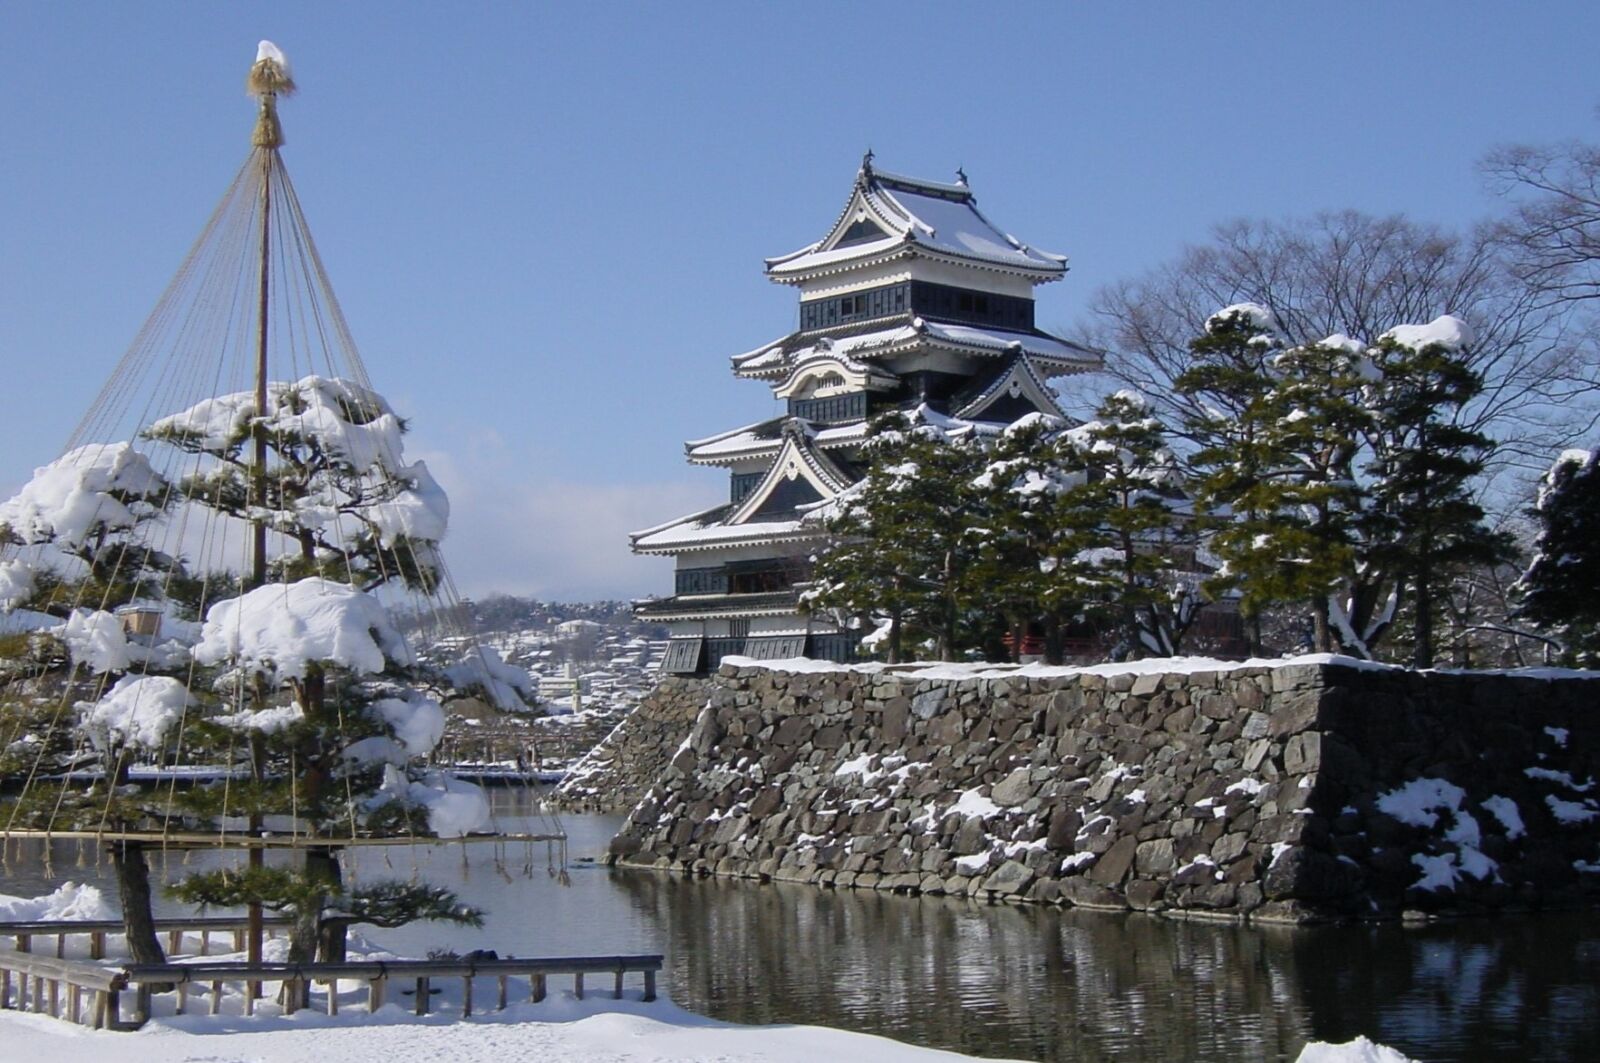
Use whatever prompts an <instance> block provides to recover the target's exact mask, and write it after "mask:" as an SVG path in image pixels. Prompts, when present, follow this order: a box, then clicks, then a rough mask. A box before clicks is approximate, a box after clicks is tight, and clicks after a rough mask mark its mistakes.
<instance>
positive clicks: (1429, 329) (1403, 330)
mask: <svg viewBox="0 0 1600 1063" xmlns="http://www.w3.org/2000/svg"><path fill="white" fill-rule="evenodd" d="M1379 339H1384V340H1393V341H1394V342H1395V343H1398V344H1399V345H1400V346H1402V347H1411V348H1413V349H1415V350H1419V351H1420V350H1423V349H1424V348H1427V347H1443V348H1444V349H1445V350H1447V351H1459V350H1461V349H1462V348H1463V347H1470V346H1472V329H1471V328H1470V327H1469V326H1468V325H1467V323H1466V322H1465V321H1463V320H1461V319H1460V318H1459V317H1456V316H1455V315H1454V314H1442V315H1440V316H1439V317H1436V318H1434V319H1433V320H1432V321H1430V322H1428V323H1427V324H1426V325H1396V326H1395V327H1394V328H1392V329H1390V330H1389V331H1388V332H1385V333H1384V334H1383V335H1382V336H1381V337H1379Z"/></svg>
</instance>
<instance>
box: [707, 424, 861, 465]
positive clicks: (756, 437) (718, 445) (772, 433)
mask: <svg viewBox="0 0 1600 1063" xmlns="http://www.w3.org/2000/svg"><path fill="white" fill-rule="evenodd" d="M786 420H792V421H794V422H795V423H798V424H800V425H802V426H804V428H805V431H806V432H807V433H808V434H809V435H810V436H811V445H812V446H814V447H816V448H817V449H819V450H830V449H835V448H838V447H850V446H855V445H858V444H859V443H860V442H861V440H862V439H864V438H866V435H867V422H866V421H855V422H853V423H850V424H840V425H828V426H826V427H818V426H815V425H813V424H811V423H810V422H809V421H803V420H801V419H800V418H792V419H791V418H784V417H778V418H774V419H773V420H770V421H763V422H761V423H760V424H754V425H748V426H746V427H744V428H735V429H732V430H731V431H727V432H722V433H720V434H718V435H714V436H712V437H710V438H709V439H699V440H695V441H693V442H691V443H686V444H684V449H685V450H686V451H688V455H689V461H690V462H691V463H693V464H695V465H732V464H734V463H735V462H738V461H744V460H748V459H750V458H763V457H767V458H770V457H772V456H773V455H775V454H777V453H778V451H779V449H780V448H782V446H783V432H782V431H781V429H782V427H783V424H784V422H785V421H786Z"/></svg>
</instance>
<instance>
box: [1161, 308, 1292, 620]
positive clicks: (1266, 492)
mask: <svg viewBox="0 0 1600 1063" xmlns="http://www.w3.org/2000/svg"><path fill="white" fill-rule="evenodd" d="M1282 346H1283V344H1282V340H1281V338H1280V337H1279V336H1278V334H1277V331H1276V322H1275V321H1274V319H1273V317H1272V313H1271V311H1269V310H1267V309H1266V308H1265V307H1262V306H1259V305H1257V304H1254V303H1239V304H1236V305H1234V306H1229V307H1225V308H1223V309H1222V310H1219V311H1218V312H1217V313H1215V314H1213V315H1212V316H1211V317H1210V318H1209V319H1208V320H1207V322H1206V331H1205V334H1204V335H1201V336H1198V337H1196V338H1195V339H1194V340H1193V341H1192V342H1191V343H1190V351H1191V354H1192V356H1193V363H1192V364H1191V365H1190V367H1189V369H1188V370H1186V371H1185V372H1184V373H1183V374H1182V375H1181V376H1179V378H1178V380H1177V384H1176V386H1177V389H1178V390H1179V392H1180V393H1182V394H1183V395H1184V396H1186V397H1187V398H1189V399H1190V400H1192V403H1193V412H1192V413H1191V414H1190V415H1189V416H1187V417H1186V418H1185V423H1184V425H1183V429H1184V433H1185V434H1186V435H1187V436H1188V438H1189V439H1190V441H1191V442H1192V444H1193V447H1194V449H1193V451H1192V452H1191V453H1190V455H1189V466H1190V469H1191V470H1192V475H1191V477H1190V479H1189V488H1190V493H1191V497H1192V498H1193V500H1194V504H1195V513H1196V518H1197V520H1198V522H1199V526H1200V529H1201V531H1202V532H1203V533H1204V534H1205V536H1206V544H1207V548H1208V549H1209V551H1210V552H1211V554H1212V555H1214V556H1215V557H1216V558H1217V559H1218V560H1219V562H1220V565H1219V567H1218V569H1217V571H1216V573H1215V575H1214V576H1213V577H1212V578H1211V579H1210V580H1208V581H1207V585H1206V588H1207V589H1206V593H1208V594H1209V595H1211V596H1213V597H1215V596H1219V595H1223V594H1232V595H1235V596H1236V597H1237V600H1238V603H1239V612H1240V614H1241V615H1242V616H1243V617H1244V618H1245V620H1246V622H1247V625H1248V627H1249V629H1250V632H1251V640H1252V643H1253V645H1254V648H1255V649H1256V650H1257V651H1259V650H1260V649H1261V613H1262V610H1263V609H1265V608H1266V607H1268V606H1270V605H1274V604H1277V603H1279V602H1284V601H1291V600H1296V599H1301V600H1303V599H1305V598H1306V597H1308V596H1309V594H1310V588H1308V587H1307V586H1306V585H1305V575H1306V573H1305V570H1304V568H1303V567H1302V566H1300V565H1298V564H1296V563H1295V561H1294V559H1295V558H1297V557H1299V556H1300V555H1301V554H1302V553H1303V552H1305V551H1307V550H1308V548H1309V546H1310V537H1309V536H1308V535H1307V534H1306V533H1305V530H1304V528H1303V527H1302V526H1301V520H1300V515H1299V514H1297V513H1294V512H1292V511H1290V510H1289V509H1288V508H1287V504H1286V499H1285V497H1284V490H1283V488H1284V475H1283V473H1284V468H1283V462H1284V456H1283V453H1282V450H1281V447H1280V445H1279V444H1280V437H1279V434H1278V429H1279V426H1280V424H1281V423H1282V421H1283V418H1284V417H1285V416H1286V415H1287V414H1288V412H1289V410H1288V409H1286V408H1285V407H1284V406H1283V405H1282V402H1281V396H1280V395H1279V394H1278V390H1277V383H1276V379H1275V375H1274V373H1275V371H1274V369H1273V363H1274V361H1275V359H1276V358H1277V356H1278V354H1279V353H1281V351H1282ZM1319 585H1320V584H1319Z"/></svg>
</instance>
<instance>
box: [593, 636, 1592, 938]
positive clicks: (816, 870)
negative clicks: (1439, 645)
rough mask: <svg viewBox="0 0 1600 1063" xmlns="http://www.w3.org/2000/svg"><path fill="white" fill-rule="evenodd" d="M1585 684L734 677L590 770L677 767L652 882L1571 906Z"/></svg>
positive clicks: (804, 671)
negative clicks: (692, 712) (660, 877)
mask: <svg viewBox="0 0 1600 1063" xmlns="http://www.w3.org/2000/svg"><path fill="white" fill-rule="evenodd" d="M1592 682H1593V680H1591V679H1585V678H1579V677H1574V676H1563V675H1561V674H1560V673H1549V674H1545V675H1528V676H1517V675H1471V674H1449V673H1428V674H1416V673H1411V672H1407V671H1404V670H1400V669H1388V668H1382V667H1374V666H1370V665H1368V666H1365V667H1355V666H1353V665H1348V664H1345V663H1342V662H1341V661H1339V660H1338V659H1325V658H1324V659H1316V660H1301V661H1299V662H1291V663H1288V664H1278V665H1273V664H1269V663H1268V662H1246V663H1244V664H1234V665H1227V666H1221V665H1218V666H1216V667H1215V668H1213V669H1212V670H1205V669H1204V668H1202V667H1201V666H1200V665H1199V664H1198V663H1196V662H1185V663H1184V664H1183V665H1182V666H1180V667H1179V668H1177V669H1175V670H1173V671H1170V672H1164V671H1163V670H1162V669H1161V666H1160V665H1159V663H1157V662H1144V666H1143V667H1141V668H1139V669H1133V670H1121V671H1119V670H1117V669H1114V668H1106V669H1087V670H1076V671H1067V670H1048V669H1031V670H1030V669H1024V670H1007V669H995V668H989V669H973V668H960V667H956V668H949V667H947V668H937V669H929V668H922V669H916V668H905V669H884V668H882V667H881V666H875V667H868V668H858V669H853V670H842V669H838V668H824V667H801V666H800V665H799V664H795V665H793V666H791V665H790V664H789V663H787V662H775V663H773V664H771V665H756V664H755V663H753V662H738V663H735V664H733V665H724V667H723V669H722V671H721V673H720V674H719V675H718V676H716V677H714V679H713V680H711V681H710V682H709V683H708V684H706V685H705V686H703V687H702V688H701V689H700V690H699V691H697V693H699V694H701V695H702V696H704V695H706V694H708V695H709V698H708V701H706V703H705V708H704V709H703V710H702V711H700V712H699V713H698V715H697V716H696V718H695V719H694V722H693V724H692V725H688V724H687V723H686V722H682V715H681V713H680V714H679V715H678V716H677V722H676V725H675V726H670V725H669V724H672V723H673V722H674V721H671V720H667V719H664V718H661V717H662V714H661V713H660V712H659V711H657V712H656V713H655V715H656V717H658V718H657V719H656V720H654V721H653V722H652V723H651V726H650V727H649V728H645V727H642V726H637V725H636V726H634V727H633V729H632V730H629V724H630V723H632V722H633V721H632V720H630V721H629V723H625V724H624V725H623V726H622V727H619V729H618V732H617V733H616V734H614V735H613V736H612V738H611V739H609V740H608V741H607V743H604V744H603V745H602V747H601V749H600V750H598V751H597V753H596V754H595V755H594V757H592V758H591V759H592V760H595V761H597V762H599V761H603V762H604V763H605V764H606V765H607V770H608V771H609V772H610V774H609V775H608V776H605V777H604V778H605V780H606V781H607V782H608V784H609V785H610V786H611V787H612V788H613V789H614V790H618V791H621V790H624V789H626V786H625V783H626V781H627V780H626V779H625V774H626V773H625V772H621V773H619V772H617V771H616V769H615V766H616V765H619V764H624V763H630V764H633V765H635V766H642V767H644V768H645V769H647V770H648V769H649V766H650V765H652V764H661V763H663V762H665V767H664V768H662V769H661V770H660V772H659V775H658V776H657V777H656V778H655V784H654V786H653V787H651V789H650V790H649V792H648V793H647V794H646V795H645V796H644V797H643V799H642V800H640V801H639V802H638V804H637V806H636V807H634V809H633V810H632V812H631V813H630V815H629V818H628V820H627V822H626V824H625V825H624V827H623V829H622V830H621V832H620V833H619V834H618V836H617V838H616V839H615V840H614V841H613V844H612V859H613V860H614V861H617V862H621V863H625V864H629V865H635V866H647V867H655V868H661V869H670V870H678V871H687V872H693V873H705V874H712V873H715V874H727V875H738V876H746V877H759V878H764V879H774V880H779V881H801V882H810V883H815V884H819V885H824V886H833V887H854V888H874V889H887V890H895V891H900V892H920V893H933V894H959V895H966V896H977V897H989V898H995V899H1016V900H1031V901H1039V902H1054V903H1071V904H1079V905H1085V906H1091V907H1107V908H1129V907H1131V908H1136V909H1143V910H1157V911H1160V910H1172V911H1175V912H1178V911H1181V912H1184V913H1188V914H1191V915H1202V914H1208V915H1213V916H1216V917H1223V918H1239V917H1245V916H1248V917H1249V918H1252V919H1257V920H1287V921H1305V920H1311V919H1318V918H1327V917H1351V916H1354V917H1364V916H1394V915H1398V914H1399V913H1401V912H1402V911H1404V910H1408V909H1457V910H1461V909H1465V910H1472V909H1480V908H1490V907H1496V906H1504V905H1526V904H1551V903H1569V902H1571V903H1576V902H1579V901H1581V900H1583V899H1584V898H1586V897H1587V898H1594V897H1595V896H1597V895H1600V871H1596V870H1595V869H1596V868H1600V834H1597V833H1596V831H1595V830H1594V829H1593V823H1591V822H1589V819H1588V817H1587V816H1586V815H1585V814H1586V813H1590V812H1591V811H1592V812H1593V814H1594V815H1595V816H1596V817H1600V805H1597V804H1596V791H1595V790H1592V789H1590V787H1591V786H1592V784H1593V780H1594V779H1596V778H1600V732H1597V728H1596V726H1595V724H1594V723H1593V722H1592V720H1593V716H1594V713H1593V710H1592V703H1593V698H1594V694H1593V691H1595V690H1596V689H1597V688H1595V687H1594V686H1592V685H1591V683H1592ZM684 701H685V699H683V698H682V697H679V698H678V699H677V701H676V702H675V704H676V705H677V708H678V709H680V710H682V709H684V708H685V707H686V705H685V704H684ZM1558 736H1559V740H1558ZM669 743H670V744H669ZM1529 769H1533V770H1531V771H1530V770H1529ZM595 781H598V779H597V773H596V772H595V771H593V770H591V771H590V773H589V782H588V783H584V784H583V785H585V786H587V787H588V788H589V789H590V790H593V789H595V787H594V786H593V785H592V784H593V783H594V782H595ZM642 782H643V780H639V779H635V780H633V784H634V787H635V788H637V787H638V786H639V785H642ZM569 785H572V784H569Z"/></svg>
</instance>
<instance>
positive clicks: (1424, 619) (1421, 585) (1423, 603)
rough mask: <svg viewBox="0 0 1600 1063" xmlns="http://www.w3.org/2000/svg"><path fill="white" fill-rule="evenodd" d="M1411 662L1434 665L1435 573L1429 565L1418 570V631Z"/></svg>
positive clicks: (1420, 666)
mask: <svg viewBox="0 0 1600 1063" xmlns="http://www.w3.org/2000/svg"><path fill="white" fill-rule="evenodd" d="M1414 641H1415V645H1414V646H1413V648H1412V653H1411V663H1412V665H1413V666H1415V667H1417V668H1432V667H1433V573H1431V572H1429V571H1428V567H1427V565H1423V566H1422V567H1421V568H1419V569H1418V570H1417V632H1416V638H1415V640H1414Z"/></svg>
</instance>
